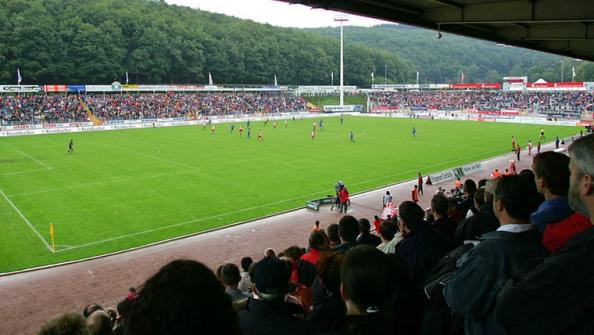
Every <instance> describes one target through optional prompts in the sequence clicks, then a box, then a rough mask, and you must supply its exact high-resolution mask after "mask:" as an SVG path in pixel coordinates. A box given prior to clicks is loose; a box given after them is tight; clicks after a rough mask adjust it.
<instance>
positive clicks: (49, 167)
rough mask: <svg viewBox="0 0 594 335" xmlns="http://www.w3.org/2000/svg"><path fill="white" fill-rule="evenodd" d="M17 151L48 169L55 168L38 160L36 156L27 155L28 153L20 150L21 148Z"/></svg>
mask: <svg viewBox="0 0 594 335" xmlns="http://www.w3.org/2000/svg"><path fill="white" fill-rule="evenodd" d="M17 152H18V153H19V154H21V155H23V156H25V157H27V158H29V159H30V160H32V161H34V162H35V163H37V164H39V165H41V166H43V167H45V168H46V169H48V170H53V168H52V167H51V166H49V165H47V164H45V163H44V162H42V161H40V160H38V159H35V157H32V156H30V155H27V154H26V153H24V152H22V151H20V150H17Z"/></svg>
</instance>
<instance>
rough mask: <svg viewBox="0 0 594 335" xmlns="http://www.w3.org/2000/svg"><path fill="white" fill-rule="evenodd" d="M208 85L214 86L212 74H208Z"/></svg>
mask: <svg viewBox="0 0 594 335" xmlns="http://www.w3.org/2000/svg"><path fill="white" fill-rule="evenodd" d="M208 85H210V86H212V85H213V83H212V75H211V74H210V72H209V73H208Z"/></svg>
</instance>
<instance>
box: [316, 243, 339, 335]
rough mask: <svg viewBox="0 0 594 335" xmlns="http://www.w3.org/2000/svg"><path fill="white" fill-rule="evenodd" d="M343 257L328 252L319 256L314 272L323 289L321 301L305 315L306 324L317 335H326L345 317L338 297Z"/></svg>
mask: <svg viewBox="0 0 594 335" xmlns="http://www.w3.org/2000/svg"><path fill="white" fill-rule="evenodd" d="M343 259H344V255H341V254H338V253H335V252H329V253H324V254H322V255H321V256H320V258H319V260H318V262H317V264H316V270H317V272H318V273H319V279H320V280H319V282H320V284H321V287H322V289H323V295H322V297H321V299H320V300H319V301H318V302H317V303H316V305H314V306H313V309H312V310H311V312H310V313H309V314H308V315H307V322H308V324H309V325H310V327H311V329H312V330H314V331H316V332H317V333H326V332H328V331H330V330H331V329H332V326H333V325H334V324H335V323H336V321H338V320H339V319H341V318H342V317H344V316H345V315H346V307H345V305H344V301H343V300H342V297H341V296H340V267H341V265H342V261H343Z"/></svg>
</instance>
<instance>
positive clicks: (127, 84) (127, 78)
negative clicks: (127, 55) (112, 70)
mask: <svg viewBox="0 0 594 335" xmlns="http://www.w3.org/2000/svg"><path fill="white" fill-rule="evenodd" d="M126 85H128V70H126Z"/></svg>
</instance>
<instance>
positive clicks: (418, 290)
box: [39, 135, 594, 335]
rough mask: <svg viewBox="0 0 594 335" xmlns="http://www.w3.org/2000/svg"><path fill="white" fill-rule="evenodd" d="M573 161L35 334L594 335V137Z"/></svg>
mask: <svg viewBox="0 0 594 335" xmlns="http://www.w3.org/2000/svg"><path fill="white" fill-rule="evenodd" d="M569 152H570V157H567V156H566V155H564V154H562V153H558V152H551V151H549V152H543V153H540V154H538V155H536V156H535V158H534V160H533V165H532V170H523V171H521V172H519V173H518V174H511V175H509V176H501V177H496V178H492V179H489V180H486V179H485V180H479V181H478V183H477V182H475V181H474V180H472V179H467V180H465V181H464V182H462V181H457V182H456V185H455V187H456V190H454V192H453V193H454V194H455V195H456V197H448V196H447V194H446V193H445V192H437V193H436V194H434V195H433V197H432V199H431V207H430V209H429V210H428V211H425V210H424V209H423V208H421V207H420V206H419V205H418V204H417V203H415V202H413V201H404V202H402V203H400V204H399V206H398V213H397V215H396V216H394V217H390V218H388V219H386V220H380V219H379V218H378V217H377V216H375V220H374V222H373V225H371V224H370V222H369V221H368V220H367V219H366V218H359V219H357V218H355V217H353V216H351V215H348V214H345V215H343V216H342V217H341V218H340V220H339V221H338V222H337V223H332V224H330V225H329V226H327V227H325V229H324V227H321V226H320V224H319V222H316V224H315V225H314V227H313V229H312V231H311V234H310V236H309V240H308V241H307V247H306V248H304V247H303V246H290V247H288V248H287V249H285V250H283V251H281V252H278V253H277V252H275V251H274V250H272V249H266V250H265V252H264V255H263V256H262V258H261V259H257V260H256V261H254V260H253V259H252V258H251V257H244V258H243V259H241V260H240V262H239V266H238V265H236V264H233V263H227V264H222V265H221V266H219V267H218V269H216V271H212V270H211V269H209V268H207V267H206V266H205V265H203V264H201V263H199V262H197V261H194V260H176V261H173V262H171V263H169V264H166V265H164V266H163V267H162V268H161V269H160V270H159V271H158V272H157V273H155V274H153V275H152V276H151V277H150V278H148V279H147V280H146V282H145V283H144V284H142V285H141V286H140V287H139V289H138V291H136V289H134V288H131V289H130V292H128V295H127V296H126V297H125V298H123V299H122V301H121V302H120V303H119V304H118V305H117V308H116V309H113V310H111V309H104V308H103V307H101V306H98V305H96V304H91V305H89V306H87V307H86V308H85V309H84V311H83V313H82V314H64V315H61V316H59V317H57V318H56V319H54V320H51V321H49V322H48V323H47V324H46V325H44V326H43V327H42V329H41V330H40V332H39V334H44V335H45V334H105V335H108V334H130V335H136V334H171V335H176V334H244V335H251V334H275V335H278V334H594V267H593V266H592V264H594V227H593V224H594V135H588V136H584V137H581V138H579V139H577V140H576V141H575V142H574V143H573V144H572V145H571V146H570V147H569ZM386 196H389V197H384V200H385V199H386V198H388V199H389V200H390V201H392V199H393V198H392V196H391V195H390V194H389V193H388V194H386ZM384 205H385V204H384ZM375 226H378V227H379V229H372V227H375Z"/></svg>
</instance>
